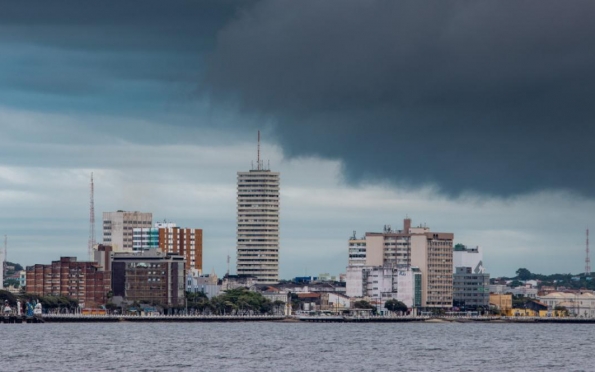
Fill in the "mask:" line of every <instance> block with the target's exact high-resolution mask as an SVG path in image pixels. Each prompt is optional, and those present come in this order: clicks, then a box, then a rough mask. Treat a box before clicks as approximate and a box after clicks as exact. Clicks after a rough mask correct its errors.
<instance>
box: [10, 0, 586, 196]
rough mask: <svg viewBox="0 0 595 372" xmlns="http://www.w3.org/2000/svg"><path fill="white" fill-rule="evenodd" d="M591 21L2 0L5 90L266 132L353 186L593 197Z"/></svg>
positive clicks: (371, 5) (534, 4) (257, 5)
mask: <svg viewBox="0 0 595 372" xmlns="http://www.w3.org/2000/svg"><path fill="white" fill-rule="evenodd" d="M594 16H595V5H594V4H593V3H592V2H590V1H573V2H559V1H521V2H494V1H429V2H419V1H399V2H394V1H380V0H379V1H365V2H361V1H349V0H348V1H343V0H342V1H338V0H328V1H303V2H296V1H269V0H261V1H241V2H232V1H198V2H197V1H189V0H176V1H169V2H161V1H127V2H119V1H104V2H91V3H86V4H84V5H83V4H82V3H80V2H77V1H69V0H61V1H52V2H47V1H27V2H24V3H23V2H11V1H4V2H2V11H1V12H0V42H1V43H2V54H3V55H4V56H5V58H4V59H3V61H0V71H2V72H0V83H1V84H2V86H3V87H4V88H3V90H2V91H1V92H0V99H2V101H3V102H4V103H5V104H9V105H11V106H13V107H25V108H29V109H30V108H31V107H36V108H37V109H41V110H45V111H53V110H58V111H60V110H64V109H68V110H73V111H83V112H97V113H101V114H121V113H125V114H127V115H133V116H135V117H143V116H144V117H151V118H154V117H155V116H156V115H160V114H162V113H163V112H166V111H168V112H174V111H175V112H176V113H177V114H178V115H179V117H171V115H170V116H169V117H166V118H164V120H167V124H170V125H179V126H194V127H209V128H213V127H217V128H221V129H227V130H231V132H234V131H235V132H240V133H242V132H244V131H246V130H250V131H252V130H253V129H255V128H256V127H257V126H258V127H261V128H263V127H267V128H271V129H272V131H273V135H274V136H275V138H276V140H277V141H278V143H279V144H280V145H281V146H282V148H283V151H284V153H285V155H286V156H289V157H300V156H311V155H314V156H321V157H324V158H329V159H338V160H341V161H342V164H343V173H344V176H345V178H346V179H347V180H348V181H349V182H354V183H357V182H360V181H365V182H372V183H373V182H377V181H384V180H388V181H390V182H392V183H394V184H397V185H400V186H409V187H419V186H422V185H424V184H432V185H434V186H437V187H438V188H439V189H440V190H441V192H443V193H445V194H447V195H455V196H456V195H460V194H462V193H465V192H467V191H470V192H477V193H480V194H487V195H497V196H511V195H516V194H523V193H528V192H532V191H538V190H542V189H566V190H570V191H573V192H577V193H579V194H582V195H586V196H589V197H592V196H593V191H592V190H595V187H594V186H595V177H594V176H593V174H595V172H593V171H594V170H595V169H594V166H593V165H592V163H591V162H590V161H588V160H589V159H590V158H591V157H592V156H593V150H592V148H593V145H594V143H593V142H594V141H593V138H594V136H593V135H594V134H595V133H593V132H594V131H593V129H592V128H593V126H592V125H591V122H592V121H593V117H594V114H595V109H594V107H595V106H594V105H593V98H592V97H593V91H594V88H595V76H594V71H593V67H592V66H593V65H595V63H594V62H595V52H594V51H595V26H594V24H593V22H591V21H592V19H593V18H594ZM232 108H233V110H232ZM222 112H235V114H234V115H236V116H235V117H234V120H219V119H218V115H216V114H213V113H222ZM205 113H206V114H205ZM199 115H201V120H193V118H196V117H197V116H199ZM263 123H265V124H263ZM271 123H272V125H270V124H271ZM269 125H270V126H269ZM128 132H130V131H128ZM126 133H127V131H126V130H125V128H124V129H123V130H122V135H123V136H127V134H126ZM128 139H129V140H133V141H134V138H130V137H128ZM181 140H182V141H183V140H184V139H181Z"/></svg>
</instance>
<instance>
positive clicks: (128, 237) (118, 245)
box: [103, 210, 153, 252]
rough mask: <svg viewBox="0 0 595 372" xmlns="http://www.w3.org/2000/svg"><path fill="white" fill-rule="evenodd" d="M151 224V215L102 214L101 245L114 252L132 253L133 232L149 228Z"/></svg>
mask: <svg viewBox="0 0 595 372" xmlns="http://www.w3.org/2000/svg"><path fill="white" fill-rule="evenodd" d="M152 223H153V214H152V213H143V212H126V211H121V210H120V211H117V212H103V243H104V244H106V245H111V246H112V249H113V250H114V251H124V252H132V250H133V249H132V248H133V230H134V229H135V228H149V227H151V225H152Z"/></svg>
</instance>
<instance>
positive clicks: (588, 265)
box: [585, 229, 591, 276]
mask: <svg viewBox="0 0 595 372" xmlns="http://www.w3.org/2000/svg"><path fill="white" fill-rule="evenodd" d="M585 253H586V254H587V256H586V257H585V276H589V275H591V257H589V229H587V248H586V252H585Z"/></svg>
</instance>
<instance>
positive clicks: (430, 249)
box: [349, 218, 454, 308]
mask: <svg viewBox="0 0 595 372" xmlns="http://www.w3.org/2000/svg"><path fill="white" fill-rule="evenodd" d="M453 239H454V234H453V233H435V232H432V231H430V228H428V227H425V226H418V227H411V219H409V218H406V219H405V220H404V221H403V229H402V230H393V229H392V228H391V226H389V225H386V226H384V230H383V232H379V233H374V232H368V233H366V235H365V237H364V238H360V239H358V238H357V237H356V236H355V233H354V235H353V237H352V238H351V239H350V240H349V265H350V266H351V267H353V266H362V267H363V266H397V267H418V268H419V270H420V271H421V273H422V300H421V303H422V304H421V306H422V307H423V308H432V307H436V308H444V307H452V264H453Z"/></svg>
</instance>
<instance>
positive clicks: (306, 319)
mask: <svg viewBox="0 0 595 372" xmlns="http://www.w3.org/2000/svg"><path fill="white" fill-rule="evenodd" d="M117 322H131V323H150V322H170V323H180V322H182V323H183V322H295V323H298V322H302V323H494V324H497V323H528V324H543V323H562V324H575V323H585V324H588V323H592V324H595V318H574V317H566V318H544V317H500V316H487V317H484V316H475V317H456V316H440V317H433V316H369V317H350V316H326V315H325V316H283V315H244V316H237V315H150V316H138V315H82V314H44V315H43V316H41V317H32V318H27V317H16V316H11V317H0V323H117Z"/></svg>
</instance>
